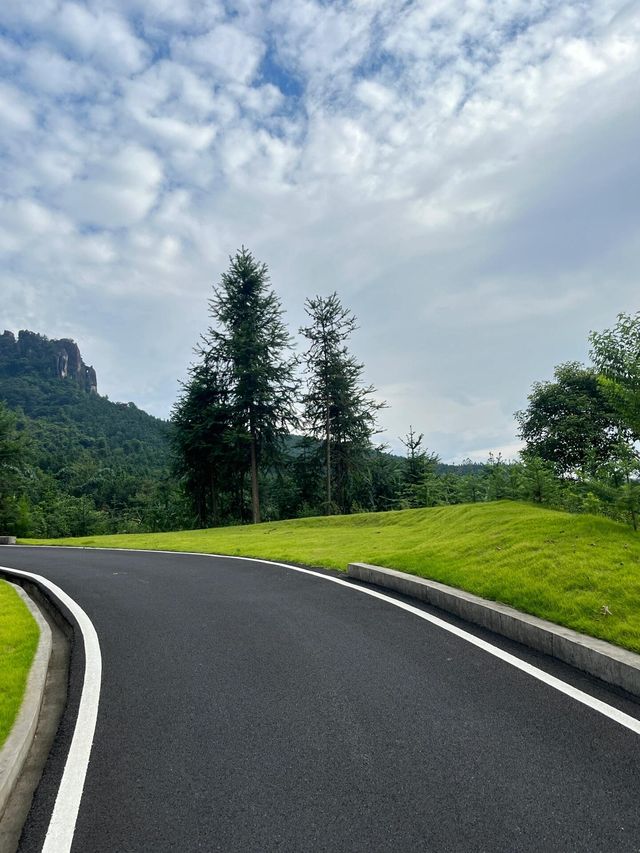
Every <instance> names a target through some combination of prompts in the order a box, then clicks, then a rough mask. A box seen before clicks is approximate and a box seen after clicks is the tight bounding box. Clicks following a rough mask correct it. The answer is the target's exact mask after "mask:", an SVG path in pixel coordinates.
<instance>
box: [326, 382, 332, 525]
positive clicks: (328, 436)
mask: <svg viewBox="0 0 640 853" xmlns="http://www.w3.org/2000/svg"><path fill="white" fill-rule="evenodd" d="M325 441H326V445H327V448H326V450H327V510H326V514H327V515H331V402H330V400H329V397H327V423H326V429H325Z"/></svg>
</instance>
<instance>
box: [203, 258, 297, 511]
mask: <svg viewBox="0 0 640 853" xmlns="http://www.w3.org/2000/svg"><path fill="white" fill-rule="evenodd" d="M209 308H210V314H211V317H212V319H213V320H214V323H215V325H214V326H212V327H211V328H209V330H208V332H207V334H206V335H205V336H204V338H203V351H204V352H206V353H207V354H208V357H209V358H210V359H212V360H213V361H215V362H216V363H220V364H223V365H225V366H226V369H227V371H228V377H229V387H230V399H231V408H232V411H233V424H234V431H235V436H236V439H237V440H238V441H239V442H240V443H241V444H242V442H244V443H245V444H246V445H247V446H248V455H249V461H248V468H249V474H250V481H251V506H252V518H253V521H254V523H257V522H259V521H260V492H259V477H258V474H259V469H260V466H261V464H263V463H264V464H267V463H271V462H274V461H275V460H276V459H277V457H278V454H279V451H280V448H281V443H282V439H283V437H284V435H286V433H287V429H288V427H291V426H295V424H296V420H297V419H296V413H295V401H296V394H297V390H298V382H297V380H296V378H295V367H296V359H295V357H294V356H293V355H292V351H291V350H292V340H291V336H290V335H289V332H288V331H287V328H286V326H285V324H284V321H283V319H282V317H283V313H284V312H283V309H282V307H281V304H280V300H279V299H278V297H277V296H276V294H275V293H274V291H273V290H272V289H271V287H270V279H269V272H268V269H267V266H266V264H263V263H259V262H258V261H257V260H256V259H255V258H254V257H253V255H252V254H251V252H249V251H247V250H246V249H245V248H244V246H243V247H242V248H241V249H240V251H238V252H237V253H236V255H235V256H234V257H232V258H230V266H229V269H228V270H227V271H226V272H225V273H223V274H222V277H221V280H220V284H219V285H218V287H215V288H214V294H213V298H212V299H211V300H210V302H209Z"/></svg>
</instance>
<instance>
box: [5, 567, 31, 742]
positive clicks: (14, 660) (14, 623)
mask: <svg viewBox="0 0 640 853" xmlns="http://www.w3.org/2000/svg"><path fill="white" fill-rule="evenodd" d="M39 635H40V632H39V629H38V626H37V625H36V623H35V620H34V618H33V616H32V615H31V613H29V609H28V608H27V606H26V605H25V603H24V602H23V601H22V599H21V598H20V596H19V595H18V594H17V592H16V591H15V590H14V589H13V587H11V586H9V584H8V583H6V582H5V581H2V580H0V747H2V745H3V743H4V742H5V740H6V739H7V736H8V734H9V732H10V731H11V726H12V725H13V722H14V720H15V718H16V716H17V714H18V711H19V710H20V705H21V703H22V697H23V695H24V689H25V685H26V683H27V676H28V675H29V669H30V668H31V663H32V661H33V656H34V655H35V652H36V649H37V647H38V637H39Z"/></svg>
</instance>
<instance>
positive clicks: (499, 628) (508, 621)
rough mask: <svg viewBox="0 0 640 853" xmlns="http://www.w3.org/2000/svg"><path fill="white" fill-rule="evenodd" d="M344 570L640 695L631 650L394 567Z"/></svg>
mask: <svg viewBox="0 0 640 853" xmlns="http://www.w3.org/2000/svg"><path fill="white" fill-rule="evenodd" d="M347 574H348V576H349V577H352V578H356V579H357V580H360V581H365V582H366V583H371V584H375V585H376V586H381V587H384V588H385V589H390V590H393V591H395V592H399V593H402V594H403V595H408V596H411V597H412V598H418V599H420V600H421V601H425V602H427V603H428V604H432V605H433V606H434V607H438V608H440V610H445V611H446V612H447V613H453V614H455V615H456V616H459V617H460V618H461V619H465V620H466V621H467V622H472V623H473V624H475V625H481V626H482V627H483V628H488V629H489V630H490V631H494V632H495V633H496V634H500V635H501V636H503V637H508V638H509V639H510V640H516V641H517V642H518V643H522V644H523V645H525V646H529V647H530V648H532V649H536V650H537V651H540V652H544V654H547V655H550V656H551V657H555V658H558V659H559V660H561V661H564V662H565V663H568V664H571V666H575V667H576V668H577V669H581V670H582V671H583V672H588V673H589V674H590V675H595V676H596V678H600V679H601V680H602V681H606V682H607V683H608V684H613V685H615V686H616V687H622V688H623V689H624V690H627V691H628V692H629V693H632V694H633V695H634V696H638V697H640V655H637V654H634V652H630V651H627V650H626V649H621V648H619V647H618V646H614V645H612V644H611V643H606V642H605V641H604V640H597V639H595V638H594V637H588V636H587V635H585V634H579V633H578V632H577V631H572V630H571V629H570V628H563V627H562V626H561V625H556V624H555V623H553V622H547V621H546V619H539V618H538V617H537V616H529V615H528V614H526V613H521V612H520V611H519V610H515V609H514V608H513V607H508V606H507V605H506V604H499V603H498V602H496V601H488V600H487V599H485V598H480V597H479V596H477V595H472V594H471V593H469V592H464V591H463V590H461V589H455V588H454V587H451V586H446V585H445V584H442V583H438V582H437V581H431V580H426V579H425V578H420V577H416V576H415V575H408V574H406V573H405V572H398V571H396V570H395V569H385V568H383V567H382V566H371V565H369V564H368V563H350V564H349V568H348V569H347Z"/></svg>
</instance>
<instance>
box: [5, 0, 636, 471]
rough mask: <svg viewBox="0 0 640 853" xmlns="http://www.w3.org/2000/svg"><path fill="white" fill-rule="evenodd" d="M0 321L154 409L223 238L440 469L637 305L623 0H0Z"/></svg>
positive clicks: (497, 438)
mask: <svg viewBox="0 0 640 853" xmlns="http://www.w3.org/2000/svg"><path fill="white" fill-rule="evenodd" d="M0 73H1V78H0V127H1V128H2V132H1V135H0V170H1V172H2V176H1V181H0V254H1V255H2V263H1V265H0V288H1V292H2V305H3V311H2V320H1V321H0V325H3V326H4V327H6V328H8V329H11V330H13V331H17V330H18V329H20V328H30V329H33V330H35V331H40V332H43V333H45V334H47V335H49V336H50V337H57V336H67V337H73V338H74V339H75V340H77V341H78V343H79V345H80V347H81V350H82V352H83V354H84V356H85V360H87V361H88V362H92V363H93V364H94V365H95V366H96V368H97V370H98V379H99V385H100V390H101V392H102V393H107V394H108V395H109V396H110V397H111V398H112V399H119V400H124V401H128V400H133V401H134V402H136V403H137V404H138V405H140V406H141V407H143V408H146V409H147V410H148V411H151V412H153V413H155V414H158V415H161V416H165V417H166V416H167V415H168V413H169V410H170V407H171V404H172V402H173V400H174V399H175V396H176V393H177V388H178V382H179V380H180V379H182V378H184V377H185V373H186V367H187V365H188V363H189V361H190V359H191V358H192V347H193V346H194V345H195V344H196V342H197V339H198V336H199V334H200V332H201V331H203V330H204V329H205V327H206V326H207V324H208V318H207V314H206V310H207V299H208V298H209V296H210V289H211V286H212V284H214V283H215V282H216V281H217V280H218V278H219V275H220V273H221V272H222V271H223V270H224V269H225V267H226V265H227V262H228V256H229V254H231V253H233V252H234V251H235V250H236V249H237V248H238V247H239V246H240V245H241V244H243V243H244V244H245V245H246V246H248V247H249V248H250V249H251V250H252V251H253V252H254V254H255V255H256V256H257V257H258V258H259V259H261V260H264V261H265V262H266V263H267V264H268V265H269V268H270V270H271V276H272V280H273V284H274V286H275V288H276V290H277V291H278V293H279V294H280V296H281V298H282V301H283V304H284V306H285V308H286V310H287V317H288V319H289V322H290V324H291V327H292V329H293V330H295V329H297V327H298V326H299V325H300V324H301V323H302V322H303V321H304V312H303V302H304V299H305V297H307V296H313V295H315V294H317V293H325V294H326V293H330V292H331V291H333V290H337V291H338V293H339V294H340V296H341V297H342V300H343V302H344V303H345V304H346V305H347V306H349V307H350V308H351V309H352V310H353V311H354V312H355V314H356V315H357V316H358V318H359V321H360V329H359V331H358V332H357V333H356V335H355V337H354V339H353V349H354V351H355V352H356V354H357V355H358V356H359V357H360V358H361V359H362V360H363V361H364V362H365V365H366V373H367V377H366V378H367V381H369V382H372V383H373V384H374V385H375V386H376V387H377V388H378V389H379V395H380V397H381V398H384V399H386V400H387V401H388V403H389V408H388V409H387V410H385V411H384V412H383V413H382V426H383V427H385V429H386V432H385V433H384V434H383V437H384V438H385V439H386V440H388V441H389V442H390V443H391V444H392V446H395V447H396V448H397V447H399V444H398V442H397V436H399V435H403V434H404V433H405V432H406V431H407V429H408V426H409V424H410V423H411V424H413V425H414V427H416V428H417V429H418V431H421V432H424V433H425V435H426V440H427V443H428V445H429V448H430V449H432V450H435V451H436V452H438V453H439V454H440V455H441V456H442V457H443V458H444V459H460V458H462V457H464V456H467V455H471V456H472V457H474V458H483V457H484V456H486V454H487V453H488V452H489V451H490V450H494V451H498V450H502V451H503V452H505V453H507V454H513V453H514V452H515V451H516V449H517V438H516V430H515V424H514V420H513V412H514V411H515V410H516V409H518V408H521V407H522V406H523V405H524V404H525V402H526V395H527V393H528V391H529V389H530V386H531V383H532V382H533V381H536V380H541V379H545V378H549V377H550V376H551V374H552V371H553V366H554V365H555V364H557V363H559V362H561V361H566V360H573V359H585V358H586V357H587V348H588V347H587V337H588V333H589V331H590V330H591V329H602V328H606V327H608V326H610V325H612V324H613V322H614V321H615V317H616V314H617V313H618V312H620V311H632V312H635V311H637V310H638V309H639V308H640V305H639V304H638V302H639V299H638V294H639V289H638V269H639V266H640V264H639V260H640V209H639V206H638V203H637V199H638V195H639V192H638V191H639V189H640V158H639V157H638V151H639V150H640V86H638V80H639V79H640V3H639V2H637V0H634V2H631V3H624V2H608V1H607V0H602V2H599V0H593V2H590V0H581V2H575V3H571V2H567V3H558V2H540V0H528V2H524V0H500V2H497V0H494V2H488V0H467V2H457V0H447V2H439V0H432V2H429V3H417V2H415V3H412V2H405V0H403V1H402V2H397V1H396V0H352V2H346V0H345V2H333V3H332V2H315V0H288V2H278V0H275V2H271V3H261V2H259V1H258V0H254V1H253V2H237V3H231V2H230V3H224V2H207V0H193V2H192V0H99V2H98V0H95V2H93V0H88V2H60V0H38V3H30V4H29V3H24V2H22V0H20V2H18V0H3V3H2V4H0Z"/></svg>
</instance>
